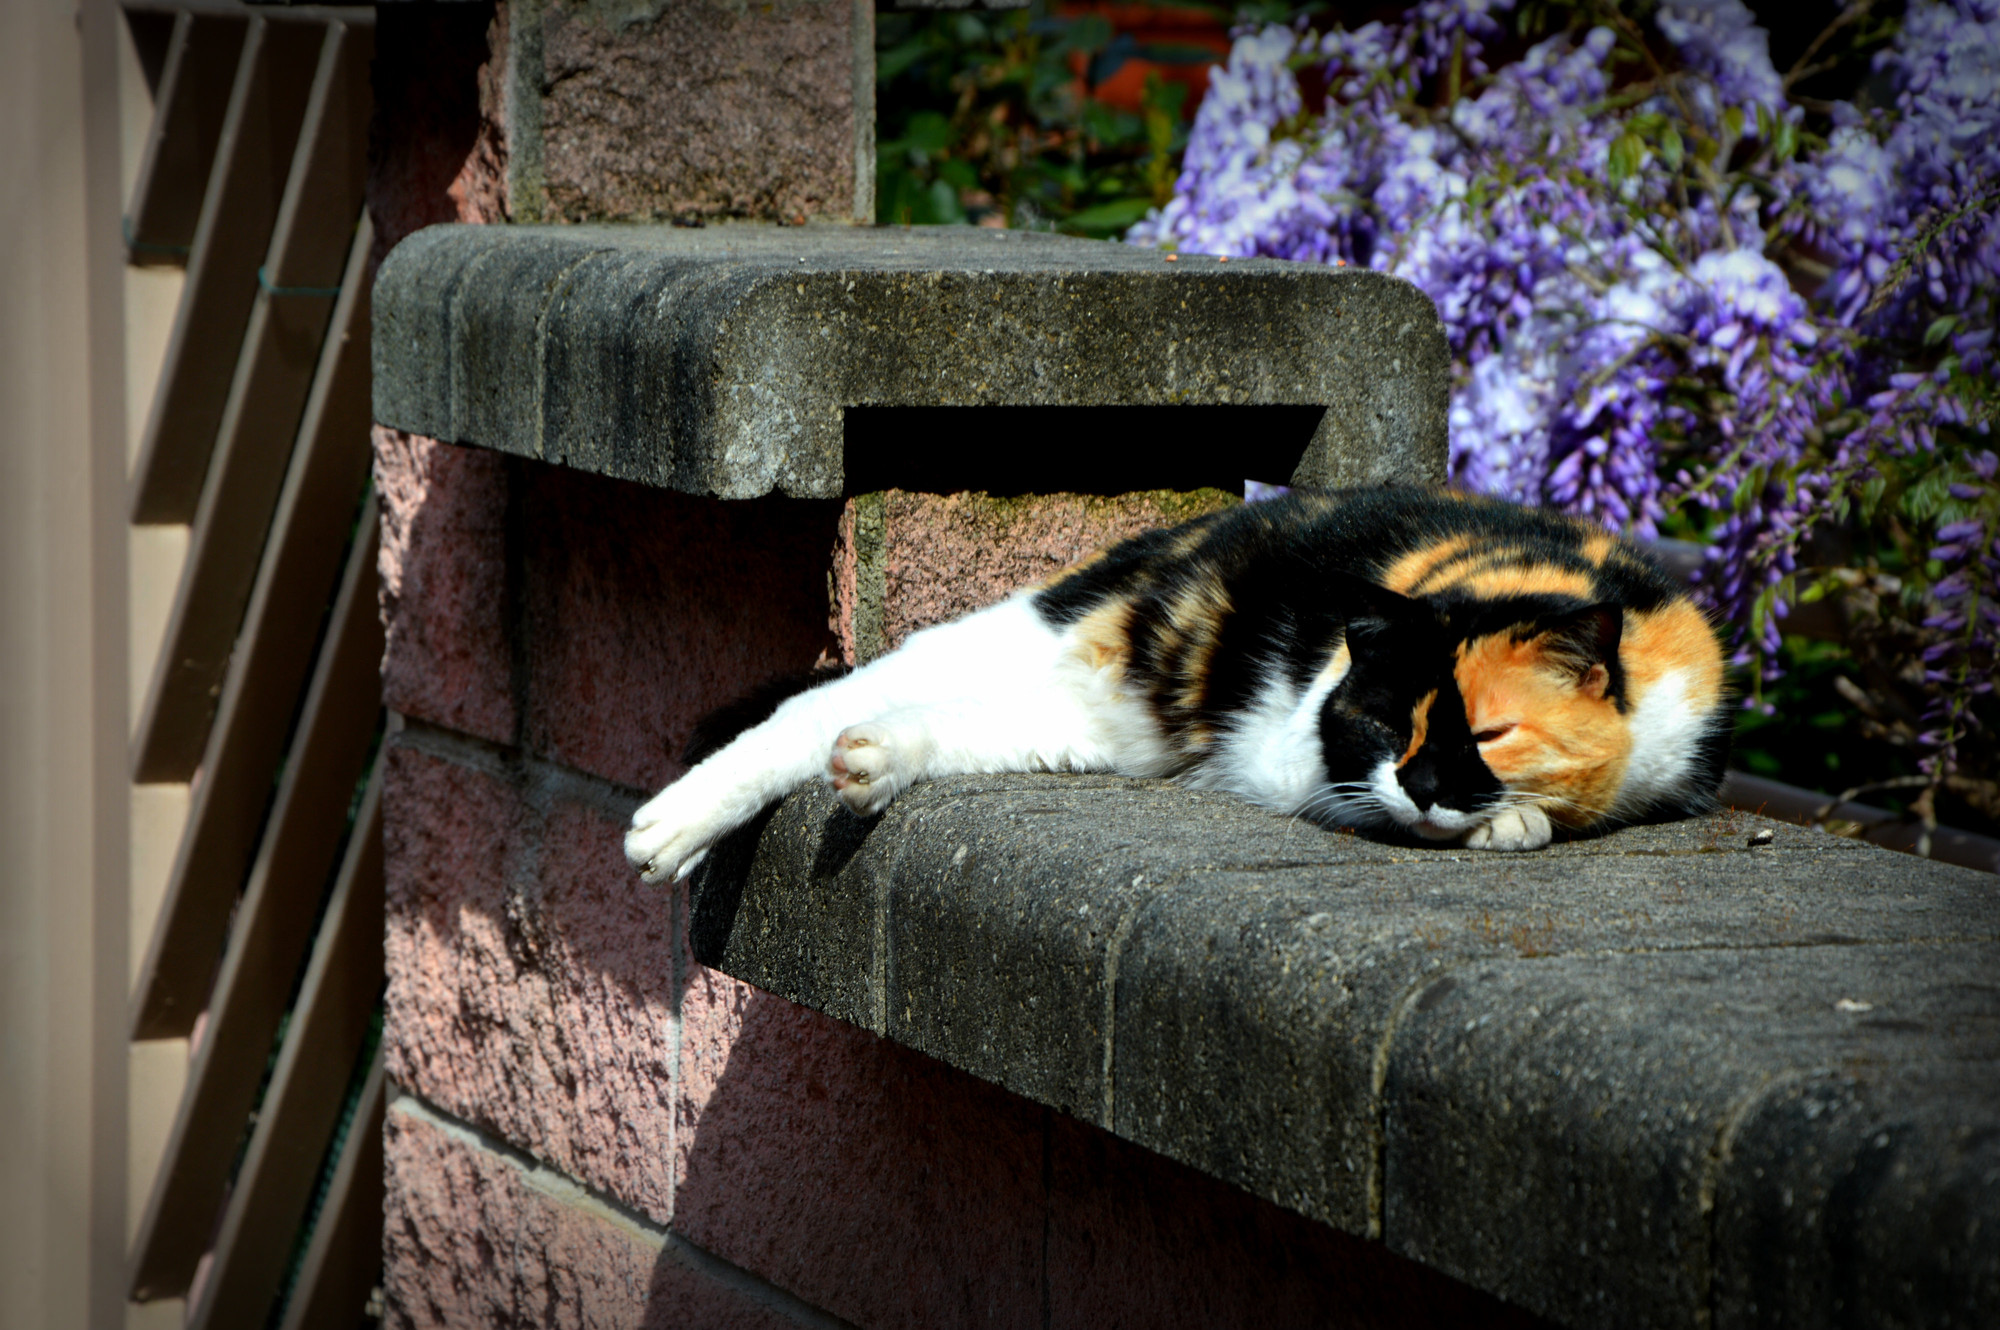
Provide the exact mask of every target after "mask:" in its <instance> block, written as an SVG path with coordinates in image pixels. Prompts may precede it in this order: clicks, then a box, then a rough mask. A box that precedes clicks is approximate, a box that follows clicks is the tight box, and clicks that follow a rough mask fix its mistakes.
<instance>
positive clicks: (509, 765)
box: [376, 430, 1496, 1326]
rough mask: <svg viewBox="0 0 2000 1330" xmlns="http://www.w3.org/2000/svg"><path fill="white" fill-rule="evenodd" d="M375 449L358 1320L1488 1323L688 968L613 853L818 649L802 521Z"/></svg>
mask: <svg viewBox="0 0 2000 1330" xmlns="http://www.w3.org/2000/svg"><path fill="white" fill-rule="evenodd" d="M376 443H377V452H376V467H377V483H378V487H379V490H380V493H381V495H382V497H383V503H384V510H385V514H386V523H385V539H384V542H383V556H382V560H383V573H384V582H385V610H386V614H387V622H388V629H389V632H388V649H387V655H386V658H385V664H384V688H385V691H386V694H387V700H388V703H389V705H390V707H391V708H393V709H394V711H395V712H396V713H398V714H399V715H400V716H401V717H402V718H403V725H402V728H401V730H400V731H399V732H398V733H396V734H395V735H394V736H393V737H392V739H391V740H390V747H389V752H388V755H387V760H388V763H389V766H388V784H387V787H386V795H385V805H384V806H385V810H386V830H385V837H386V847H385V848H386V851H387V863H388V881H389V900H388V937H387V947H388V970H389V976H390V978H389V994H388V1018H387V1028H386V1036H385V1037H386V1047H387V1050H388V1052H387V1058H388V1068H389V1072H390V1075H391V1077H392V1078H393V1080H394V1081H395V1083H396V1084H397V1085H398V1087H400V1091H401V1094H402V1096H403V1097H402V1098H401V1099H399V1100H398V1103H397V1107H396V1109H395V1111H394V1112H392V1114H391V1119H390V1126H389V1139H388V1158H389V1186H388V1238H387V1248H386V1256H387V1261H388V1278H387V1291H388V1295H389V1305H390V1308H391V1320H392V1322H393V1323H395V1324H398V1325H407V1326H446V1325H468V1324H494V1323H513V1322H522V1323H526V1322H534V1323H537V1324H540V1323H543V1322H544V1321H545V1320H546V1321H548V1322H549V1323H553V1324H562V1325H579V1326H583V1325H589V1326H598V1325H602V1326H631V1325H642V1324H644V1325H655V1324H658V1325H666V1324H676V1325H718V1326H720V1325H747V1324H757V1323H760V1322H759V1320H758V1318H766V1319H768V1318H771V1317H777V1318H781V1319H782V1318H791V1319H792V1320H794V1321H799V1322H801V1323H811V1321H812V1318H813V1316H815V1315H818V1314H820V1313H824V1314H826V1315H830V1316H833V1317H838V1318H840V1319H842V1320H845V1321H848V1322H851V1323H854V1324H857V1325H869V1326H935V1325H956V1324H973V1323H978V1324H1004V1325H1023V1326H1028V1325H1035V1326H1039V1325H1045V1324H1054V1325H1083V1324H1088V1325H1111V1324H1130V1325H1174V1324H1186V1325H1205V1326H1208V1325H1218V1324H1250V1323H1253V1322H1265V1323H1276V1324H1293V1323H1303V1322H1307V1321H1310V1322H1313V1323H1319V1324H1330V1325H1331V1324H1342V1325H1370V1324H1382V1325H1388V1324H1423V1323H1434V1324H1458V1323H1461V1322H1462V1320H1463V1319H1464V1318H1465V1317H1467V1316H1479V1315H1485V1314H1488V1313H1492V1312H1494V1311H1495V1310H1496V1309H1495V1307H1494V1306H1493V1305H1492V1304H1489V1303H1487V1302H1486V1301H1485V1300H1484V1299H1483V1298H1481V1297H1479V1296H1478V1295H1474V1294H1472V1293H1470V1292H1469V1291H1467V1290H1464V1289H1462V1288H1460V1287H1459V1286H1456V1285H1453V1284H1450V1283H1449V1282H1448V1281H1444V1280H1441V1279H1439V1278H1437V1277H1436V1276H1434V1275H1429V1274H1427V1273H1424V1272H1421V1271H1419V1270H1418V1269H1417V1267H1414V1266H1411V1265H1409V1264H1407V1263H1405V1262H1402V1261H1400V1260H1398V1259H1396V1258H1393V1257H1390V1256H1387V1255H1386V1254H1384V1253H1383V1252H1382V1251H1381V1250H1380V1249H1379V1248H1378V1247H1375V1246H1374V1245H1372V1244H1368V1243H1364V1242H1361V1241H1359V1240H1356V1239H1352V1238H1349V1237H1346V1236H1344V1235H1342V1234H1339V1233H1336V1232H1334V1231H1332V1230H1330V1229H1327V1228H1324V1227H1322V1226H1319V1225H1316V1224H1313V1223H1310V1222H1308V1221H1306V1220H1304V1219H1301V1218H1299V1217H1298V1216H1296V1215H1292V1214H1290V1213H1288V1212H1286V1211H1283V1210H1280V1209H1278V1208H1277V1207H1275V1206H1271V1205H1269V1204H1267V1203H1265V1202H1262V1201H1257V1200H1254V1199H1252V1198H1250V1197H1248V1196H1246V1195H1244V1194H1242V1193H1238V1192H1235V1191H1233V1190H1231V1189H1230V1188H1228V1187H1225V1186H1223V1185H1222V1184H1220V1183H1217V1182H1214V1181H1213V1180H1211V1179H1208V1178H1206V1177H1204V1176H1202V1175H1200V1174H1197V1173H1194V1172H1192V1171H1190V1170H1188V1169H1186V1168H1183V1167H1181V1166H1179V1165H1175V1164H1172V1163H1170V1162H1168V1161H1166V1160H1163V1159H1161V1158H1159V1157H1157V1156H1154V1155H1151V1154H1149V1153H1148V1152H1146V1151H1144V1150H1141V1149H1139V1148H1137V1147H1135V1146H1132V1145H1129V1144H1126V1143H1124V1142H1122V1141H1119V1140H1117V1139H1115V1138H1113V1137H1110V1136H1108V1135H1107V1134H1105V1133H1103V1132H1102V1131H1100V1130H1098V1129H1096V1128H1094V1127H1090V1126H1087V1125H1085V1124H1082V1123H1079V1122H1076V1121H1073V1120H1071V1119H1067V1118H1064V1117H1062V1116H1061V1115H1059V1114H1056V1113H1054V1112H1052V1111H1050V1110H1048V1109H1045V1108H1042V1107H1040V1106H1038V1105H1035V1104H1032V1103H1029V1102H1028V1101H1026V1100H1022V1099H1020V1098H1018V1097H1016V1096H1013V1095H1011V1094H1008V1093H1006V1092H1005V1091H1002V1090H1000V1089H998V1088H997V1087H994V1086H992V1085H989V1084H986V1083H984V1082H981V1081H978V1080H975V1079H973V1078H971V1077H969V1076H967V1075H965V1074H964V1073H961V1072H958V1071H955V1070H952V1069H951V1068H948V1067H945V1066H944V1065H942V1064H940V1063H937V1062H933V1061H931V1060H930V1059H928V1058H925V1057H923V1056H921V1055H919V1054H916V1053H912V1052H910V1051H908V1050H906V1049H903V1048H900V1047H898V1046H896V1045H894V1044H890V1043H886V1042H884V1041H882V1040H880V1039H878V1038H876V1037H875V1036H873V1035H870V1034H868V1033H867V1032H865V1031H862V1030H859V1029H857V1028H855V1027H852V1026H847V1025H844V1024H842V1023H840V1022H837V1021H834V1020H831V1019H829V1018H827V1017H824V1016H821V1015H819V1014H817V1013H815V1012H812V1011H809V1010H807V1009H805V1008H802V1007H798V1006H795V1005H793V1004H791V1003H789V1002H785V1001H783V1000H781V999H779V998H776V997H773V996H771V995H770V994H767V993H764V992H761V991H759V990H757V989H754V988H751V987H749V986H748V985H745V984H742V983H739V982H737V981H736V980H733V979H731V978H729V977H727V976H726V975H723V974H720V973H718V972H716V971H713V970H710V969H708V968H706V967H704V966H702V965H701V964H699V963H698V962H696V961H695V960H694V959H693V957H692V955H691V954H690V951H689V947H688V941H687V920H688V909H687V900H686V896H685V892H684V891H683V890H680V889H674V890H667V889H660V888H649V887H646V886H645V885H643V884H641V883H640V882H639V881H638V879H637V878H636V877H635V876H634V875H633V874H632V872H631V871H630V869H629V868H628V867H627V866H626V864H625V862H624V859H623V856H622V854H621V852H620V837H621V832H622V826H623V822H624V820H625V818H626V817H627V816H628V815H629V813H630V811H631V809H632V808H633V807H634V806H635V805H636V803H637V802H638V800H639V799H640V798H641V796H642V792H645V791H650V790H651V789H652V788H653V787H654V786H656V785H658V784H659V783H662V782H664V781H665V780H667V779H670V778H671V777H672V776H673V775H674V774H676V772H677V770H678V768H677V766H676V764H675V761H674V759H673V753H674V752H675V751H677V749H678V747H679V745H680V743H681V742H682V741H683V740H684V739H685V737H686V734H687V731H688V728H689V726H690V725H691V724H692V722H693V721H694V720H695V719H696V718H697V717H698V716H699V715H700V714H701V713H702V712H703V711H704V710H706V709H707V708H709V707H711V706H713V705H715V704H717V703H719V702H721V701H724V700H727V699H728V698H730V697H732V696H734V695H735V694H736V693H737V692H739V691H740V690H742V689H743V688H745V687H747V686H749V685H751V684H754V683H755V682H756V681H758V680H759V679H762V678H765V677H768V676H770V675H774V674H779V673H784V672H788V671H791V670H795V669H798V668H802V667H804V666H807V665H810V664H811V663H812V662H813V661H814V660H815V659H816V658H818V657H819V656H820V655H821V654H822V653H823V652H825V651H827V650H828V648H829V646H830V645H831V643H832V635H831V632H830V629H829V622H828V621H829V614H828V599H827V598H828V584H829V570H830V568H831V567H832V562H833V559H834V555H835V551H836V548H837V545H838V534H839V529H840V527H841V525H842V511H841V508H840V506H839V505H835V504H824V503H806V502H800V501H795V500H782V499H770V500H757V501H752V502H747V503H722V502H718V501H712V500H702V499H696V498H691V497H688V496H684V495H676V494H671V493H665V492H660V491H655V490H648V489H643V488H640V487H637V486H632V485H627V484H623V483H620V482H615V481H606V480H602V479H598V478H595V477H590V476H584V475H580V474H577V473H573V472H567V471H563V470H560V469H556V468H552V467H545V466H541V465H537V464H533V463H523V462H519V461H515V460H512V459H507V458H502V457H500V456H497V455H494V454H489V453H482V452H478V451H474V450H469V449H463V448H458V447H453V446H450V445H445V444H439V443H435V442H433V441H430V440H425V439H418V438H412V437H410V436H407V435H401V434H397V433H395V432H392V431H388V430H378V431H377V440H376ZM1036 502H1037V503H1040V502H1042V501H1036ZM1046 506H1047V508H1048V509H1049V510H1050V512H1051V513H1053V514H1056V516H1055V517H1052V518H1051V521H1052V522H1058V523H1060V522H1066V521H1069V520H1070V519H1071V518H1073V515H1074V513H1075V511H1076V507H1077V506H1076V504H1075V503H1074V502H1073V501H1071V500H1064V499H1056V500H1050V501H1047V504H1046ZM1128 507H1129V505H1123V506H1121V505H1114V506H1112V508H1111V509H1110V510H1109V511H1110V513H1111V514H1112V517H1116V516H1117V515H1120V514H1125V513H1126V512H1127V509H1128ZM902 511H903V512H904V516H905V518H906V519H909V518H910V514H911V513H912V512H913V511H914V510H913V509H912V508H909V507H906V508H904V509H903V510H902ZM1106 520H1112V518H1109V517H1108V518H1107V519H1106ZM892 531H902V532H903V533H904V536H905V538H907V539H912V540H914V539H916V537H917V534H918V532H917V528H916V527H915V526H913V525H910V524H909V523H908V521H907V520H906V524H905V525H903V526H901V527H896V528H892ZM743 1299H749V1301H747V1302H745V1301H743ZM812 1309H818V1311H817V1312H815V1311H814V1310H812Z"/></svg>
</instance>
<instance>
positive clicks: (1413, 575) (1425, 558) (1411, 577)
mask: <svg viewBox="0 0 2000 1330" xmlns="http://www.w3.org/2000/svg"><path fill="white" fill-rule="evenodd" d="M1471 548H1472V538H1471V537H1470V536H1453V537H1452V538H1451V539H1450V540H1447V541H1442V542H1440V543H1439V544H1436V545H1430V546H1427V547H1425V548H1424V549H1420V550H1411V551H1410V552H1409V553H1408V554H1405V555H1404V556H1403V557H1402V558H1400V559H1398V560H1396V561H1395V562H1394V563H1392V564H1390V565H1389V567H1388V568H1387V569H1386V570H1385V571H1384V572H1383V574H1382V585H1383V586H1385V587H1387V588H1389V590H1391V591H1393V592H1395V593H1396V594H1397V595H1400V596H1408V595H1413V594H1415V593H1414V592H1413V591H1412V590H1411V588H1412V587H1415V586H1416V585H1417V584H1418V583H1420V582H1423V581H1425V580H1426V579H1428V578H1429V577H1430V575H1431V574H1432V573H1434V572H1436V571H1437V570H1438V569H1439V568H1442V567H1443V566H1444V565H1445V564H1447V563H1450V562H1451V561H1452V560H1454V559H1457V558H1460V557H1463V556H1465V555H1466V553H1467V552H1468V551H1469V550H1470V549H1471Z"/></svg>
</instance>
